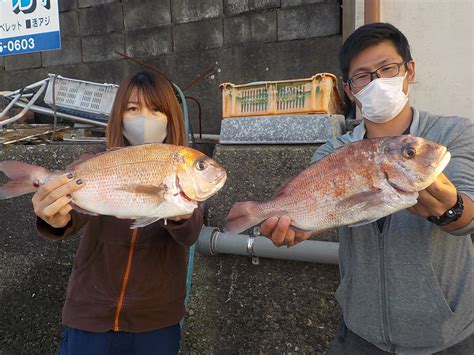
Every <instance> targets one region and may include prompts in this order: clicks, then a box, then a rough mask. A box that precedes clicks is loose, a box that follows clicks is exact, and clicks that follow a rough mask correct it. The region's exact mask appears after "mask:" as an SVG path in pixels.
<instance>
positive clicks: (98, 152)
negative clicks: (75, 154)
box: [66, 148, 106, 171]
mask: <svg viewBox="0 0 474 355" xmlns="http://www.w3.org/2000/svg"><path fill="white" fill-rule="evenodd" d="M98 149H100V150H98ZM98 149H97V148H96V149H91V150H89V151H87V152H85V153H84V154H82V155H80V156H79V158H77V159H76V160H74V161H73V162H72V163H71V164H69V165H68V166H67V167H66V171H70V170H74V168H75V167H76V166H78V165H79V164H81V163H84V162H85V161H86V160H89V159H91V158H94V157H96V156H99V155H102V154H105V153H106V151H104V150H103V148H98Z"/></svg>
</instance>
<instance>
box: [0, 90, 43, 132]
mask: <svg viewBox="0 0 474 355" xmlns="http://www.w3.org/2000/svg"><path fill="white" fill-rule="evenodd" d="M47 85H48V83H47V82H46V81H45V82H43V84H42V85H41V87H40V88H39V89H38V91H37V92H36V94H35V95H34V96H33V97H32V98H31V100H30V101H29V102H28V103H27V104H25V106H24V107H23V110H21V112H20V113H19V114H18V115H16V116H13V117H10V118H9V119H6V120H4V121H0V127H3V126H6V125H7V124H10V123H13V122H15V121H17V120H19V119H20V118H22V117H23V116H24V115H25V113H26V111H28V110H29V109H30V107H31V106H33V104H34V103H35V102H36V100H38V97H40V95H41V94H42V93H43V91H44V90H45V89H46V86H47ZM14 101H15V100H14ZM16 104H17V105H18V103H16Z"/></svg>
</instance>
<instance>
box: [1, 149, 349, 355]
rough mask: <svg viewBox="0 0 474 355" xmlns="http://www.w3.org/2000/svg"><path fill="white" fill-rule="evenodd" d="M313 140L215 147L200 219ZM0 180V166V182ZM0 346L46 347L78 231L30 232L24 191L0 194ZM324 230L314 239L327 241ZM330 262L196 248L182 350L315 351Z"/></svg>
mask: <svg viewBox="0 0 474 355" xmlns="http://www.w3.org/2000/svg"><path fill="white" fill-rule="evenodd" d="M90 149H91V146H90V145H36V146H21V145H20V146H9V147H5V148H2V149H0V161H2V160H10V159H15V160H20V161H24V162H28V163H31V164H37V165H41V166H44V167H47V168H49V169H54V170H60V169H63V168H64V167H65V166H67V165H68V164H69V163H71V162H72V161H73V160H74V159H76V158H77V157H78V156H79V155H81V154H82V153H83V152H84V151H87V150H90ZM316 149H317V145H296V146H277V145H266V146H251V145H247V146H232V145H228V146H223V145H220V146H216V150H215V152H216V153H215V158H216V159H217V160H218V161H219V162H220V163H221V164H222V165H223V166H224V168H225V169H226V170H227V171H228V173H229V178H228V181H227V183H226V185H225V186H224V188H223V189H222V190H221V191H220V192H219V193H218V194H217V195H216V196H214V197H212V199H211V200H209V203H208V207H209V209H208V225H212V226H218V227H222V226H223V223H224V218H225V215H226V211H228V210H229V208H230V206H231V205H232V204H233V202H234V201H243V200H248V199H252V200H265V199H267V198H270V196H271V195H272V194H273V192H274V191H275V190H276V189H277V188H278V187H279V186H281V184H282V183H283V182H284V181H285V180H287V179H288V178H289V177H291V176H294V175H295V174H297V173H298V172H299V171H301V170H303V169H304V168H306V167H307V164H308V161H309V160H310V157H311V155H312V154H313V152H314V150H316ZM5 181H6V178H5V177H4V176H3V174H0V185H1V184H3V183H4V182H5ZM0 212H1V213H0V226H1V232H0V304H1V307H0V354H54V353H57V350H58V346H59V343H60V340H61V332H62V329H61V308H62V304H63V302H64V295H65V291H66V285H67V280H68V277H69V274H70V272H71V267H72V262H73V256H74V253H75V251H76V248H77V245H78V242H79V238H78V237H71V238H67V239H66V240H63V241H47V240H44V239H42V238H40V237H39V236H38V235H37V234H36V231H35V224H34V223H35V218H34V213H33V211H32V205H31V195H28V196H22V197H18V198H14V199H10V200H0ZM335 237H336V236H335V235H334V232H333V231H332V232H329V233H327V234H326V235H325V236H324V237H319V238H320V239H324V240H334V238H335ZM338 283H339V274H338V269H337V266H336V265H323V264H313V263H303V262H295V261H284V260H272V259H264V258H260V264H259V265H253V264H252V262H251V260H250V259H249V258H246V257H240V256H233V255H217V256H210V257H203V256H200V255H196V262H195V265H194V274H193V286H192V290H191V300H190V303H189V308H188V314H187V315H186V318H185V321H184V330H183V350H184V353H186V354H236V353H244V354H281V353H288V354H289V353H305V354H324V353H326V351H327V350H328V348H329V344H330V342H331V340H332V338H333V336H334V333H335V330H336V325H337V320H338V318H339V313H340V310H339V307H338V306H337V301H336V300H335V298H334V292H335V290H336V287H337V285H338Z"/></svg>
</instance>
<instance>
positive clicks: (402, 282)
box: [387, 264, 454, 347]
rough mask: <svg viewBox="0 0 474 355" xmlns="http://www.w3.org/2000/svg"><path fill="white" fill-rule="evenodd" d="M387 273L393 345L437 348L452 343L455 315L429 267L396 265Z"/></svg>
mask: <svg viewBox="0 0 474 355" xmlns="http://www.w3.org/2000/svg"><path fill="white" fill-rule="evenodd" d="M392 271H393V272H392V273H391V274H387V283H388V285H389V290H391V293H390V294H388V295H387V301H388V307H389V313H390V318H389V322H390V328H391V338H392V342H394V343H395V344H397V345H401V346H403V347H437V346H442V345H444V344H445V343H446V342H447V341H449V340H451V337H452V334H453V328H452V324H451V320H452V319H453V318H454V313H453V311H452V309H451V308H450V306H449V304H448V302H447V300H446V297H445V296H444V294H443V291H442V289H441V286H440V284H439V282H438V279H437V277H436V275H435V273H434V271H433V269H432V267H431V265H429V264H428V265H425V264H398V265H395V266H394V268H393V269H392Z"/></svg>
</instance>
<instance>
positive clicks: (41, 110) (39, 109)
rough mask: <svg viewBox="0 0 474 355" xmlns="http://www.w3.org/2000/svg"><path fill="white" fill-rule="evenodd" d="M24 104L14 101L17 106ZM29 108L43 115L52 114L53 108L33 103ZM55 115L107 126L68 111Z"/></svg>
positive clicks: (23, 104) (23, 105)
mask: <svg viewBox="0 0 474 355" xmlns="http://www.w3.org/2000/svg"><path fill="white" fill-rule="evenodd" d="M26 105H27V104H25V103H24V102H21V101H18V102H17V103H15V106H19V107H25V106H26ZM30 110H31V111H33V112H38V113H42V114H44V115H53V114H54V111H53V110H51V109H49V108H46V107H43V106H37V105H33V106H31V107H30ZM56 115H57V116H58V117H61V118H65V119H67V120H71V121H75V122H79V123H85V124H91V125H94V126H99V127H107V123H104V122H99V121H94V120H90V119H88V118H82V117H78V116H74V115H70V114H68V113H62V112H56Z"/></svg>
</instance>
